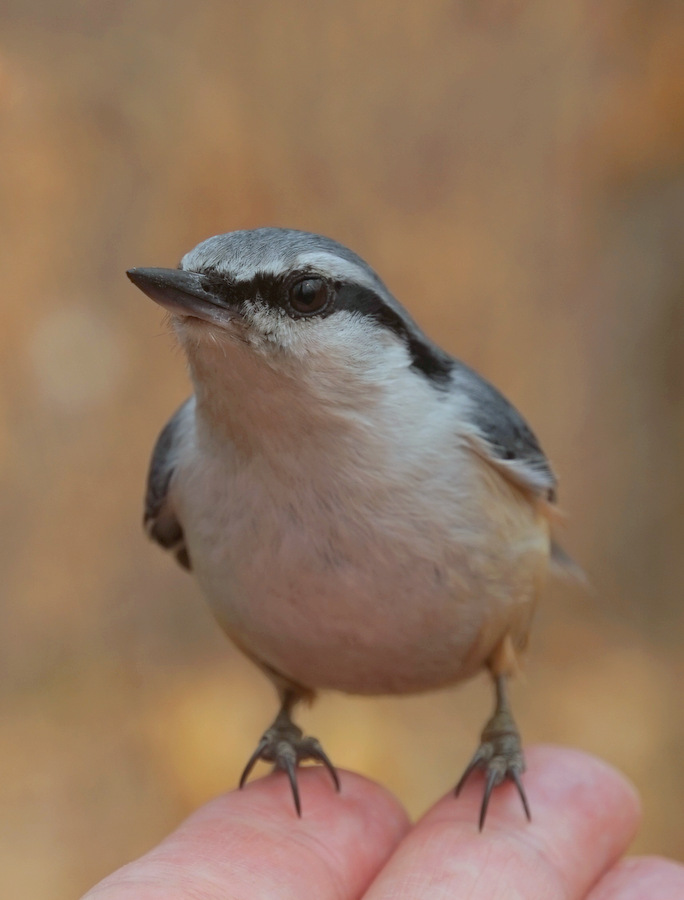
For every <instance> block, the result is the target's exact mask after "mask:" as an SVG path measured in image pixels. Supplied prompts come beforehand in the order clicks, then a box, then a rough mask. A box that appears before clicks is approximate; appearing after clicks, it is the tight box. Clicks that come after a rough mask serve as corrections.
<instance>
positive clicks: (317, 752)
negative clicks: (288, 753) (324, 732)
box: [309, 738, 340, 794]
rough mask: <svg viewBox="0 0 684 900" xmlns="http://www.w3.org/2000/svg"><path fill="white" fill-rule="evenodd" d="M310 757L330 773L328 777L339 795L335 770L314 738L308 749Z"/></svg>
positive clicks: (338, 781) (337, 776)
mask: <svg viewBox="0 0 684 900" xmlns="http://www.w3.org/2000/svg"><path fill="white" fill-rule="evenodd" d="M309 751H310V755H311V757H312V759H317V760H318V761H319V762H322V763H323V765H324V766H325V768H326V769H327V770H328V772H330V777H331V778H332V780H333V784H334V785H335V790H336V791H337V793H338V794H339V792H340V777H339V775H338V774H337V769H336V768H335V766H334V765H333V764H332V762H331V761H330V757H329V756H328V754H327V753H326V752H325V750H324V749H323V748H322V747H321V745H320V744H319V743H318V741H317V740H316V739H315V738H312V740H311V747H310V748H309Z"/></svg>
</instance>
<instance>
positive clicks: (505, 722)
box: [455, 679, 531, 831]
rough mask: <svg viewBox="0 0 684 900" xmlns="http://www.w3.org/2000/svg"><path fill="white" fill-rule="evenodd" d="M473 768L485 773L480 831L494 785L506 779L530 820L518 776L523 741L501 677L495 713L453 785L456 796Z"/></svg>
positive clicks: (520, 772) (521, 765) (523, 764)
mask: <svg viewBox="0 0 684 900" xmlns="http://www.w3.org/2000/svg"><path fill="white" fill-rule="evenodd" d="M474 769H482V770H483V771H484V773H485V789H484V795H483V797H482V806H481V807H480V821H479V827H480V831H482V828H483V826H484V823H485V818H486V817H487V807H488V806H489V798H490V797H491V794H492V791H493V790H494V788H495V787H497V786H498V785H500V784H501V783H502V782H503V781H505V780H506V779H508V780H509V781H512V782H513V783H514V784H515V786H516V788H517V789H518V793H519V794H520V799H521V800H522V805H523V809H524V810H525V815H526V816H527V820H528V821H530V819H531V816H530V807H529V805H528V802H527V797H526V795H525V790H524V788H523V785H522V780H521V776H522V773H523V772H524V771H525V758H524V756H523V752H522V742H521V740H520V734H519V732H518V729H517V727H516V724H515V721H514V719H513V716H512V715H511V713H510V710H509V709H508V703H507V700H506V696H505V693H504V689H503V680H501V683H499V680H498V679H497V706H496V710H495V712H494V715H493V716H492V717H491V719H490V720H489V721H488V722H487V724H486V725H485V727H484V730H483V732H482V736H481V739H480V746H479V747H478V749H477V752H476V753H475V755H474V756H473V758H472V759H471V760H470V762H469V763H468V766H467V768H466V770H465V772H464V773H463V775H462V776H461V780H460V781H459V782H458V784H457V785H456V791H455V793H456V796H458V794H459V793H460V791H461V788H462V787H463V785H464V784H465V782H466V781H467V779H468V776H469V775H470V773H471V772H472V771H473V770H474Z"/></svg>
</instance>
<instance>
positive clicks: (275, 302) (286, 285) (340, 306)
mask: <svg viewBox="0 0 684 900" xmlns="http://www.w3.org/2000/svg"><path fill="white" fill-rule="evenodd" d="M307 282H316V283H320V284H321V285H323V286H325V288H326V291H327V303H326V304H325V305H324V306H323V307H322V309H321V310H320V311H319V310H316V311H305V312H302V311H299V310H296V309H294V308H293V307H292V305H291V291H292V288H293V287H294V286H295V285H297V284H302V285H303V284H305V283H307ZM205 287H206V289H207V290H208V291H211V292H212V293H214V294H215V295H216V296H218V297H220V298H221V299H222V300H223V301H224V302H225V303H226V304H227V305H228V306H234V307H235V308H236V309H238V310H239V309H240V307H251V306H253V304H254V302H255V300H256V301H257V302H261V303H264V304H266V305H267V306H269V307H271V308H272V309H276V310H279V311H283V312H285V313H286V314H287V315H288V316H290V318H293V319H297V320H299V321H301V322H302V324H304V320H311V321H315V320H316V319H321V318H325V317H327V316H329V315H331V314H332V313H334V312H337V311H342V310H346V311H348V312H350V313H354V314H355V315H359V316H363V317H364V318H366V319H368V320H370V321H371V322H374V323H375V324H376V325H377V326H379V327H383V328H386V329H387V330H388V331H390V332H392V334H394V335H395V336H396V337H397V338H399V340H401V341H402V343H403V344H404V345H405V346H406V348H407V350H408V352H409V354H410V357H411V365H412V367H413V368H414V369H417V370H418V371H419V372H422V374H423V375H425V376H426V377H427V378H428V379H429V380H430V381H431V382H432V383H433V384H434V385H435V386H436V387H446V386H447V385H448V384H449V383H450V381H451V373H452V371H453V367H454V362H453V360H452V359H451V357H450V356H448V354H446V353H444V352H443V351H442V350H440V348H439V347H437V346H436V345H435V344H433V343H432V342H431V341H429V340H428V339H427V338H425V336H424V335H423V334H422V333H421V332H420V331H419V330H418V329H417V328H416V326H415V325H413V323H412V322H411V320H410V319H405V318H404V317H403V316H402V315H401V314H400V312H399V311H397V310H396V309H394V308H393V307H391V306H390V305H389V304H388V303H387V302H386V301H385V300H384V299H383V298H382V297H381V296H380V295H379V294H378V293H376V292H375V291H374V290H372V289H371V288H368V287H362V286H360V285H358V284H351V283H346V282H339V281H331V280H328V279H325V278H323V276H321V275H319V274H318V273H316V272H298V273H291V274H290V275H288V276H287V277H274V276H273V275H257V276H255V277H254V278H253V279H252V280H250V281H230V280H229V279H228V278H226V276H224V275H221V274H219V273H218V272H215V271H208V272H207V273H206V275H205Z"/></svg>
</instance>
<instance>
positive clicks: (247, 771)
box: [239, 738, 266, 790]
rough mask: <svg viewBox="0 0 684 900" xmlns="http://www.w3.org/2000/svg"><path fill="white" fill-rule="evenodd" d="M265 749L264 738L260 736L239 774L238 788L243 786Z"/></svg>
mask: <svg viewBox="0 0 684 900" xmlns="http://www.w3.org/2000/svg"><path fill="white" fill-rule="evenodd" d="M265 749H266V741H265V740H264V738H262V739H261V740H260V741H259V743H258V744H257V748H256V750H255V751H254V753H252V755H251V756H250V758H249V759H248V760H247V765H246V766H245V768H244V769H243V771H242V775H241V776H240V784H239V788H240V790H242V788H243V787H244V786H245V782H246V781H247V779H248V778H249V775H250V773H251V771H252V769H253V768H254V766H255V765H256V764H257V763H258V762H259V760H260V759H261V754H262V753H263V752H264V750H265Z"/></svg>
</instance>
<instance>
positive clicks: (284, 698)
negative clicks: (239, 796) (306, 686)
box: [240, 688, 340, 817]
mask: <svg viewBox="0 0 684 900" xmlns="http://www.w3.org/2000/svg"><path fill="white" fill-rule="evenodd" d="M279 693H280V701H281V706H280V712H279V713H278V715H277V716H276V717H275V719H274V721H273V724H272V725H271V727H270V728H268V729H267V730H266V731H265V732H264V734H263V736H262V738H261V740H260V741H259V743H258V745H257V748H256V750H255V751H254V753H253V754H252V755H251V756H250V758H249V762H248V763H247V765H246V766H245V770H244V772H243V773H242V777H241V778H240V787H243V786H244V784H245V782H246V781H247V778H248V777H249V773H250V772H251V771H252V769H253V768H254V766H255V765H256V763H257V761H258V760H260V759H263V760H264V761H265V762H271V763H273V767H274V769H282V770H283V771H284V772H286V773H287V777H288V778H289V779H290V786H291V787H292V796H293V797H294V805H295V809H296V810H297V815H298V816H300V817H301V815H302V807H301V803H300V800H299V788H298V786H297V766H298V765H299V763H300V762H302V760H305V759H315V760H317V761H318V762H321V763H323V765H324V766H325V767H326V769H327V770H328V772H330V776H331V778H332V780H333V782H334V784H335V788H336V789H337V790H338V791H339V789H340V780H339V778H338V776H337V772H336V771H335V767H334V766H333V764H332V763H331V762H330V760H329V759H328V756H327V754H326V753H325V751H324V750H323V748H322V747H321V745H320V744H319V742H318V741H317V740H316V738H313V737H304V734H303V732H302V729H301V728H299V727H298V726H297V725H295V723H294V722H293V721H292V709H293V708H294V706H295V705H296V703H297V701H298V700H300V699H301V697H300V694H298V693H297V692H296V691H294V690H292V689H289V688H288V689H282V690H280V691H279Z"/></svg>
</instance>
